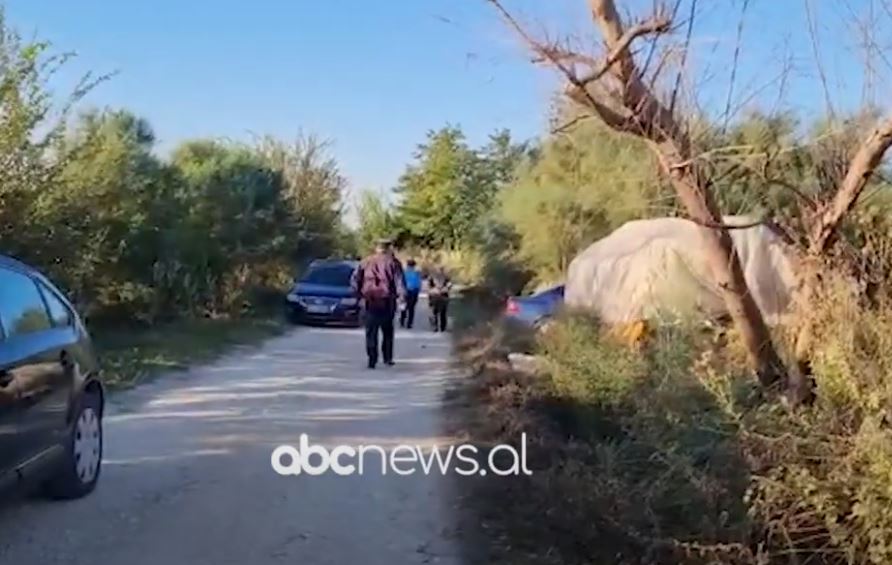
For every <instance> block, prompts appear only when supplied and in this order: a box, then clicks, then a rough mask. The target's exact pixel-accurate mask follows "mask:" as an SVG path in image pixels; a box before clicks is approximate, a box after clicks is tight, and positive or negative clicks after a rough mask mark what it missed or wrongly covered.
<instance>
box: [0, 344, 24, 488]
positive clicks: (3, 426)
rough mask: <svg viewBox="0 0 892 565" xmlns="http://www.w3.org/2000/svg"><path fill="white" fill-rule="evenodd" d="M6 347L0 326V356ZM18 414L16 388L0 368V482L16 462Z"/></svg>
mask: <svg viewBox="0 0 892 565" xmlns="http://www.w3.org/2000/svg"><path fill="white" fill-rule="evenodd" d="M6 349H7V346H6V343H5V335H4V333H3V329H2V328H0V358H2V357H4V354H5V353H8V352H7V351H6ZM0 363H2V361H0ZM0 367H2V365H0ZM18 414H19V406H18V390H17V389H16V386H15V382H14V381H13V378H12V373H10V372H9V371H7V370H5V369H2V368H0V482H2V480H3V475H4V474H5V473H6V472H8V471H11V470H12V468H13V467H14V466H15V464H16V463H18V456H17V451H18V445H17V443H18V440H17V432H18Z"/></svg>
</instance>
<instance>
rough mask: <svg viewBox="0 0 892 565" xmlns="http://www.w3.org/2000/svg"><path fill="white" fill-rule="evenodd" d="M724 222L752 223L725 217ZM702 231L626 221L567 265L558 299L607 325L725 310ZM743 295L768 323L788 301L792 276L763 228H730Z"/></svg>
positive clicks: (666, 222)
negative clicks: (741, 273) (742, 276)
mask: <svg viewBox="0 0 892 565" xmlns="http://www.w3.org/2000/svg"><path fill="white" fill-rule="evenodd" d="M724 221H725V223H726V224H727V225H731V226H733V225H744V224H746V223H748V222H750V221H751V220H749V219H747V218H744V217H739V216H729V217H726V218H725V220H724ZM707 229H708V228H704V227H701V226H699V225H697V224H695V223H693V222H691V221H689V220H685V219H681V218H656V219H649V220H636V221H632V222H628V223H626V224H624V225H623V226H621V227H620V228H619V229H617V230H616V231H614V232H613V233H611V234H610V235H608V236H607V237H605V238H603V239H601V240H599V241H596V242H595V243H593V244H592V245H591V246H589V247H588V248H587V249H586V250H585V251H583V252H582V253H580V254H579V255H577V256H576V258H575V259H573V261H572V262H571V263H570V269H569V273H568V276H567V286H566V291H565V300H566V303H567V305H568V306H569V307H572V308H585V309H590V310H593V311H594V312H595V313H597V314H598V316H599V317H600V318H601V319H602V320H603V321H604V322H607V323H611V324H616V323H629V322H634V321H636V320H652V319H664V318H667V317H671V318H677V317H679V316H682V317H689V316H701V317H703V316H705V317H718V316H721V315H723V314H725V313H726V310H725V304H724V301H723V300H722V298H721V295H720V294H719V289H718V287H717V286H716V285H715V283H714V282H713V278H712V276H711V274H710V271H709V268H708V265H707V263H706V254H705V251H704V242H703V233H704V232H705V230H707ZM731 236H732V238H733V240H734V245H735V247H736V248H737V253H738V254H739V255H740V261H741V263H742V266H743V271H744V274H745V276H746V281H747V284H748V285H749V288H750V292H752V293H753V295H754V297H755V299H756V303H757V304H758V305H759V308H760V309H761V310H762V313H763V314H764V315H765V319H766V321H767V322H768V323H769V324H775V323H777V322H778V321H779V319H780V317H781V316H782V314H783V313H784V312H785V311H786V309H787V307H788V306H789V303H790V300H791V298H792V292H793V285H794V272H793V265H792V261H791V258H790V256H789V255H788V254H787V251H786V249H785V248H784V245H783V242H782V241H781V240H780V238H779V237H778V236H777V235H776V234H775V233H774V232H772V231H771V229H770V228H768V227H767V226H763V225H760V226H756V227H751V228H745V229H734V230H731Z"/></svg>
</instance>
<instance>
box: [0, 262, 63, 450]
mask: <svg viewBox="0 0 892 565" xmlns="http://www.w3.org/2000/svg"><path fill="white" fill-rule="evenodd" d="M0 323H2V325H3V328H4V334H5V335H4V347H3V353H2V354H0V370H2V371H5V372H6V374H7V377H6V379H7V381H8V382H9V385H8V387H14V389H15V390H16V403H17V409H18V410H17V412H18V414H17V417H18V423H17V430H16V433H15V445H14V446H13V447H12V448H11V453H13V454H14V455H13V456H12V458H13V459H15V460H16V463H22V462H25V461H27V460H29V459H32V458H34V457H36V456H38V455H40V454H42V453H43V452H45V451H47V450H48V449H49V448H50V447H53V446H55V445H57V444H58V443H59V441H60V438H61V434H62V432H63V431H64V429H65V422H66V416H67V412H66V410H67V405H68V398H69V394H70V385H69V384H68V383H67V382H66V381H67V380H68V379H66V369H65V349H66V338H65V335H64V331H59V329H58V328H55V327H53V324H52V322H51V319H50V316H49V314H48V312H47V306H46V302H45V301H44V297H43V295H42V294H41V291H40V289H39V287H38V283H37V282H36V281H35V280H34V279H33V278H31V277H30V276H29V275H28V274H27V273H25V272H21V271H17V270H13V269H8V268H0Z"/></svg>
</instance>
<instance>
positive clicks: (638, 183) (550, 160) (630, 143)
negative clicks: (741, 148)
mask: <svg viewBox="0 0 892 565" xmlns="http://www.w3.org/2000/svg"><path fill="white" fill-rule="evenodd" d="M651 158H652V157H651V156H650V154H649V153H648V152H647V149H646V147H644V146H643V143H641V142H640V141H638V140H635V139H633V138H631V137H628V136H623V135H619V134H616V133H614V132H611V131H609V130H607V129H606V128H605V127H603V126H602V125H600V124H598V123H596V122H595V121H591V120H590V121H585V122H581V123H579V124H578V125H576V126H575V127H574V128H573V129H572V130H570V131H569V132H567V133H561V134H556V135H552V136H550V137H549V138H547V139H546V140H545V141H544V142H543V143H542V146H541V147H540V148H539V149H538V151H537V152H536V154H535V155H534V156H533V157H530V158H528V159H527V161H526V162H525V163H524V164H523V165H521V166H520V168H519V169H518V171H517V172H516V179H515V180H514V182H512V183H511V184H510V185H508V186H506V187H505V188H504V189H503V190H502V191H501V193H500V202H501V205H500V208H499V214H498V217H497V220H498V221H500V222H502V223H504V224H505V225H507V226H508V227H510V228H511V229H512V230H513V231H514V232H515V233H516V234H517V236H518V238H519V243H518V250H517V252H518V256H519V258H520V260H521V261H522V262H523V263H525V264H527V265H529V267H530V268H531V269H532V270H533V271H534V272H535V273H536V275H537V278H538V279H541V280H546V281H550V280H555V279H558V278H560V277H562V276H563V275H564V274H565V272H566V269H567V267H568V265H569V263H570V261H571V260H572V259H573V257H574V256H575V255H576V254H577V253H578V252H579V251H580V250H582V249H583V248H585V247H586V246H587V245H589V244H590V243H592V242H593V241H595V240H596V239H598V238H599V237H603V236H604V235H606V234H607V233H609V232H610V231H611V230H613V229H615V228H616V227H618V226H619V225H620V224H622V223H624V222H626V221H628V220H631V219H635V218H640V217H644V216H647V215H652V214H653V213H654V212H663V213H665V212H666V211H668V210H671V208H672V204H673V199H672V197H671V195H670V194H667V192H666V191H665V189H663V188H662V186H661V184H660V182H659V180H658V179H657V177H656V174H655V173H654V172H653V168H651V167H650V165H651V163H650V159H651Z"/></svg>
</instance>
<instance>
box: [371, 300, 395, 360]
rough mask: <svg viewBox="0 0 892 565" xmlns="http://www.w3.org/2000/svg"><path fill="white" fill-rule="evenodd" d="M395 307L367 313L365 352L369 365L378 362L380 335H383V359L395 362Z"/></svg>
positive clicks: (373, 309)
mask: <svg viewBox="0 0 892 565" xmlns="http://www.w3.org/2000/svg"><path fill="white" fill-rule="evenodd" d="M393 314H394V311H393V307H392V306H386V307H376V308H368V309H367V310H366V312H365V350H366V353H367V354H368V356H369V364H370V365H374V364H376V363H377V362H378V333H379V332H380V333H381V357H383V358H384V362H385V363H387V362H389V361H393Z"/></svg>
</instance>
